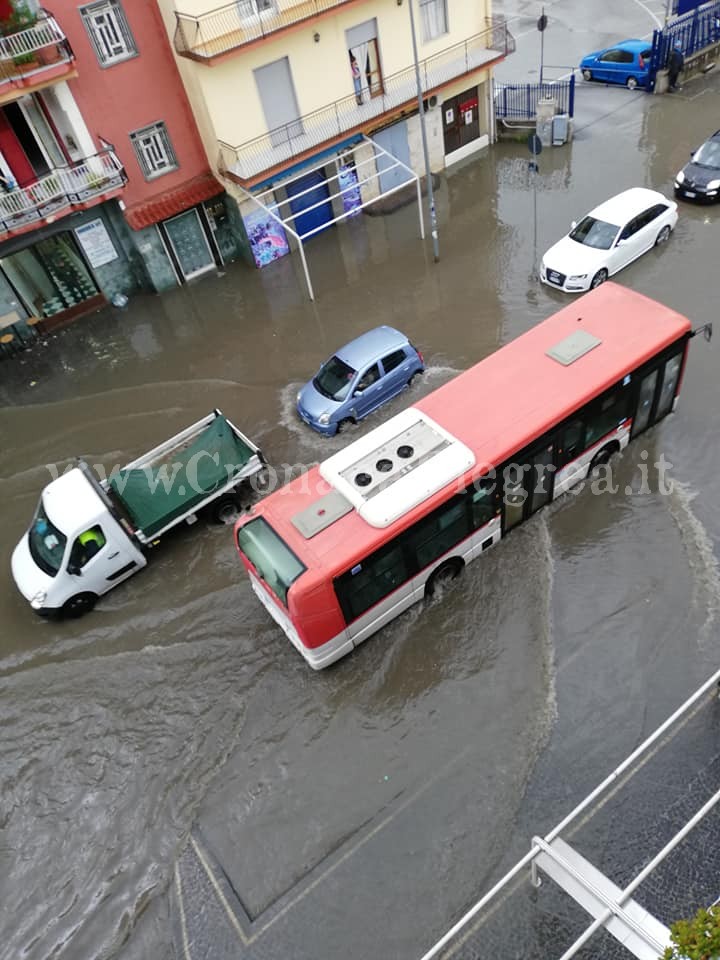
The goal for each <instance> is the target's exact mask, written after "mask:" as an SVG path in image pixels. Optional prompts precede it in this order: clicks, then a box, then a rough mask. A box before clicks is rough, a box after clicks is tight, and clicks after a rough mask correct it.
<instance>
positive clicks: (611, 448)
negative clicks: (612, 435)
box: [588, 443, 620, 476]
mask: <svg viewBox="0 0 720 960" xmlns="http://www.w3.org/2000/svg"><path fill="white" fill-rule="evenodd" d="M619 449H620V448H619V447H618V445H617V444H616V443H609V444H608V445H607V446H606V447H603V448H602V450H598V452H597V453H596V454H595V456H594V457H593V458H592V460H591V462H590V469H589V470H588V476H591V475H592V474H593V473H594V472H595V470H597V468H598V467H604V466H605V464H606V463H610V457H612V455H613V454H614V453H617V452H618V450H619Z"/></svg>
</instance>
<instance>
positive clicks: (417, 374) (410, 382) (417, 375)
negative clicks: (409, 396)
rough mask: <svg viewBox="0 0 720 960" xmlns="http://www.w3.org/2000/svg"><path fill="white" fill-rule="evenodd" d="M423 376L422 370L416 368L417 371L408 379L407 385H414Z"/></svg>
mask: <svg viewBox="0 0 720 960" xmlns="http://www.w3.org/2000/svg"><path fill="white" fill-rule="evenodd" d="M421 376H422V370H416V371H415V373H414V374H413V375H412V376H411V377H410V379H409V380H408V382H407V385H408V386H409V387H412V386H413V385H414V384H416V383H417V382H418V380H419V379H420V377H421Z"/></svg>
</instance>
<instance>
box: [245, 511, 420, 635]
mask: <svg viewBox="0 0 720 960" xmlns="http://www.w3.org/2000/svg"><path fill="white" fill-rule="evenodd" d="M244 529H247V528H244ZM241 532H242V530H241ZM409 577H410V571H409V570H408V569H407V565H406V562H405V555H404V551H403V548H402V545H401V544H400V543H399V542H398V540H394V541H393V542H392V543H389V544H388V545H387V546H385V547H383V548H382V549H380V550H377V551H376V552H375V553H374V554H372V555H371V556H369V557H367V558H366V559H365V560H363V561H362V563H357V564H355V566H354V567H353V568H352V569H351V570H348V571H347V573H343V574H342V575H341V576H339V577H338V578H337V579H336V580H335V593H336V594H337V598H338V601H339V602H340V608H341V610H342V612H343V615H344V616H345V620H346V621H347V623H350V622H351V621H352V620H355V619H356V618H357V617H359V616H361V615H362V614H363V613H365V611H366V610H369V609H370V607H372V606H374V605H375V604H376V603H378V602H379V601H380V600H382V599H384V598H385V597H386V596H387V595H388V594H389V593H392V592H393V590H395V589H396V588H397V587H399V586H401V585H402V584H403V583H405V581H406V580H408V579H409Z"/></svg>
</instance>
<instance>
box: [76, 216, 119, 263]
mask: <svg viewBox="0 0 720 960" xmlns="http://www.w3.org/2000/svg"><path fill="white" fill-rule="evenodd" d="M75 236H76V237H77V238H78V240H79V241H80V246H81V247H82V248H83V250H84V251H85V256H86V257H87V258H88V261H89V263H90V266H91V267H102V266H104V265H105V264H106V263H111V262H112V261H113V260H117V258H118V252H117V250H116V249H115V246H114V244H113V242H112V240H111V239H110V234H109V233H108V232H107V228H106V227H105V224H104V223H103V222H102V220H91V221H90V223H84V224H83V225H82V226H81V227H75Z"/></svg>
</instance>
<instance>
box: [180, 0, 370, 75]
mask: <svg viewBox="0 0 720 960" xmlns="http://www.w3.org/2000/svg"><path fill="white" fill-rule="evenodd" d="M356 2H357V0H301V2H298V3H293V2H292V0H290V3H288V0H284V2H283V0H237V2H235V3H228V4H225V6H222V7H218V8H217V9H215V10H211V11H210V12H209V13H203V14H200V15H199V16H192V15H190V14H186V13H180V12H179V11H177V10H176V11H175V18H176V21H177V22H176V26H175V38H174V39H175V49H176V51H177V52H178V54H180V56H182V57H188V58H189V59H190V60H197V61H199V62H200V63H207V64H209V63H212V61H213V60H214V59H216V58H218V57H222V56H224V55H225V54H228V53H231V52H232V51H233V50H237V49H239V48H240V47H244V46H246V45H247V44H249V43H255V42H256V41H258V40H263V39H264V38H265V37H269V36H272V34H274V33H277V32H278V31H280V30H286V29H288V27H293V26H295V25H296V24H299V23H302V22H303V21H304V20H311V19H312V18H315V17H320V16H322V15H323V14H324V13H328V12H332V11H334V10H337V9H338V7H349V6H350V5H351V4H352V3H356ZM278 6H285V7H287V9H283V10H279V9H278Z"/></svg>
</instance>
